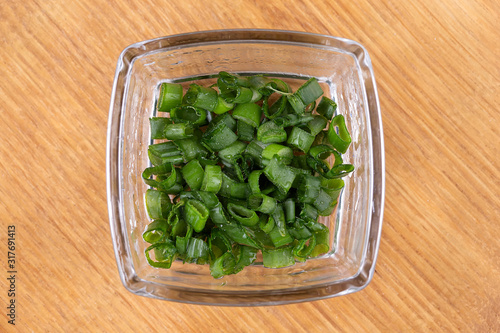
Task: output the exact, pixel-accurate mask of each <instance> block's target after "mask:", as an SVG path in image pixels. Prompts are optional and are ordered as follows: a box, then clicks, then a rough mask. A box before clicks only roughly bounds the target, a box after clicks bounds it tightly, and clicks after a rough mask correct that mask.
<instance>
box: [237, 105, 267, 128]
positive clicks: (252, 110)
mask: <svg viewBox="0 0 500 333" xmlns="http://www.w3.org/2000/svg"><path fill="white" fill-rule="evenodd" d="M261 116H262V111H261V108H260V106H258V105H257V104H255V103H244V104H238V105H237V106H236V107H235V108H234V111H233V118H234V119H238V120H241V121H244V122H245V123H247V124H249V125H251V126H253V127H259V124H260V117H261Z"/></svg>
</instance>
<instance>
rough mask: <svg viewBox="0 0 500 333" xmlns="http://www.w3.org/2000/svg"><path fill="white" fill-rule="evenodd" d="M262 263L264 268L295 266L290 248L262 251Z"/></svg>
mask: <svg viewBox="0 0 500 333" xmlns="http://www.w3.org/2000/svg"><path fill="white" fill-rule="evenodd" d="M262 261H263V265H264V267H268V268H280V267H287V266H292V265H293V264H295V259H294V256H293V249H292V248H291V247H284V248H279V249H270V250H264V251H262Z"/></svg>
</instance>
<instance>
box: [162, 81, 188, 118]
mask: <svg viewBox="0 0 500 333" xmlns="http://www.w3.org/2000/svg"><path fill="white" fill-rule="evenodd" d="M181 102H182V86H181V85H180V84H176V83H162V84H161V86H160V96H159V97H158V104H157V107H158V111H162V112H170V110H171V109H172V108H174V107H176V106H178V105H179V104H181Z"/></svg>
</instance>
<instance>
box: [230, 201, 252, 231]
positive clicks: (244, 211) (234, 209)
mask: <svg viewBox="0 0 500 333" xmlns="http://www.w3.org/2000/svg"><path fill="white" fill-rule="evenodd" d="M227 210H228V212H229V214H231V216H232V217H233V218H234V219H235V220H236V221H238V222H240V223H241V224H242V225H244V226H247V227H253V226H254V225H256V224H257V223H259V216H258V215H257V213H255V211H253V210H251V209H248V208H245V207H243V206H239V205H234V204H232V203H230V204H228V205H227Z"/></svg>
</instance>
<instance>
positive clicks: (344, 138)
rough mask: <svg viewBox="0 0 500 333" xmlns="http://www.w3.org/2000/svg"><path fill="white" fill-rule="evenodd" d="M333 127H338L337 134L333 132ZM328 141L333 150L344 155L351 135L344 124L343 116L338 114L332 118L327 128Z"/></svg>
mask: <svg viewBox="0 0 500 333" xmlns="http://www.w3.org/2000/svg"><path fill="white" fill-rule="evenodd" d="M335 127H338V129H339V133H338V134H337V132H336V131H335ZM328 140H329V141H330V144H331V145H332V146H333V148H335V149H337V150H338V151H339V152H340V153H342V154H343V153H345V152H346V151H347V148H349V145H350V144H351V135H350V134H349V131H348V130H347V126H346V124H345V119H344V116H343V115H341V114H339V115H338V116H335V117H333V120H332V122H331V123H330V128H328Z"/></svg>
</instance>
